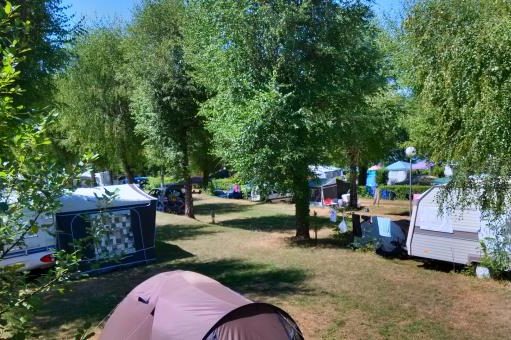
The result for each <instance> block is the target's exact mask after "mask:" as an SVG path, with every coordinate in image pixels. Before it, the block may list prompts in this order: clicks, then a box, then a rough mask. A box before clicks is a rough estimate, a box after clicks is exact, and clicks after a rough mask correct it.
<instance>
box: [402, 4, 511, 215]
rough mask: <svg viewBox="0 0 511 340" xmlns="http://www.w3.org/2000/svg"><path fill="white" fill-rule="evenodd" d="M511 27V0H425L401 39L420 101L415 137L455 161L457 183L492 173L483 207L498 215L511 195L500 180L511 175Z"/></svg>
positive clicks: (437, 157) (413, 122)
mask: <svg viewBox="0 0 511 340" xmlns="http://www.w3.org/2000/svg"><path fill="white" fill-rule="evenodd" d="M510 28H511V3H509V2H508V1H479V0H467V1H452V0H447V1H437V0H427V1H426V0H424V1H417V3H416V4H415V6H413V7H412V8H411V9H410V10H409V12H408V15H407V17H406V20H405V21H404V23H403V31H402V35H401V36H399V39H400V41H401V42H402V43H403V44H402V48H403V49H402V51H401V52H402V61H404V62H403V63H402V66H403V70H404V71H405V72H406V73H405V76H406V77H404V79H403V80H404V81H405V84H406V85H408V86H410V88H411V90H412V92H413V95H414V96H415V98H416V102H417V114H416V115H414V116H412V117H411V121H410V124H409V125H410V129H411V137H412V140H413V141H414V143H416V144H417V146H418V147H419V148H420V150H421V152H424V151H425V152H427V153H429V155H430V156H431V157H432V158H433V159H434V160H439V161H451V162H453V163H454V164H455V167H456V171H455V173H457V174H458V175H459V176H457V178H458V179H459V180H460V182H457V183H455V182H453V184H456V185H462V184H463V185H468V184H469V182H471V181H470V175H471V174H485V176H484V177H483V178H478V181H482V182H481V183H485V185H483V187H484V188H485V192H486V194H485V195H484V196H483V197H481V198H482V202H483V203H484V205H485V206H487V207H492V208H495V209H497V210H500V209H501V208H502V204H503V203H504V202H505V201H506V200H508V198H509V195H510V194H511V190H510V189H511V187H510V186H509V184H506V183H508V181H507V180H502V181H499V180H498V178H505V177H507V176H509V174H510V173H511V165H510V164H511V162H510V160H511V159H510V157H511V156H510V154H511V153H510V151H511V150H510V146H509V143H508V140H509V136H510V135H511V120H510V119H509V117H510V115H509V113H510V107H511V95H510V94H509V93H510V91H509V89H510V88H511V71H510V70H511V58H510V56H511V44H509V42H511V30H510ZM472 178H473V177H472ZM495 181H497V182H499V183H500V182H502V183H500V184H499V185H496V183H497V182H495ZM462 182H463V183H462Z"/></svg>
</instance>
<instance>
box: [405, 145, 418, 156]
mask: <svg viewBox="0 0 511 340" xmlns="http://www.w3.org/2000/svg"><path fill="white" fill-rule="evenodd" d="M405 155H406V157H408V158H413V157H415V156H416V155H417V150H416V149H415V148H414V147H413V146H409V147H407V148H406V150H405Z"/></svg>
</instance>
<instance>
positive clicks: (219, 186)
mask: <svg viewBox="0 0 511 340" xmlns="http://www.w3.org/2000/svg"><path fill="white" fill-rule="evenodd" d="M234 184H240V183H239V180H238V179H237V178H236V177H229V178H219V179H212V180H211V184H210V189H211V187H212V188H214V190H229V189H231V187H232V186H233V185H234Z"/></svg>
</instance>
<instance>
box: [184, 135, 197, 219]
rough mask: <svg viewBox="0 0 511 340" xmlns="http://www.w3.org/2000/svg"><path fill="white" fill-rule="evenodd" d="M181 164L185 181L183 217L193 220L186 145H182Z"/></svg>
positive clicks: (190, 178)
mask: <svg viewBox="0 0 511 340" xmlns="http://www.w3.org/2000/svg"><path fill="white" fill-rule="evenodd" d="M182 150H183V163H182V164H181V168H182V171H183V179H184V181H185V215H186V216H188V217H190V218H195V215H194V214H193V197H192V177H191V176H190V158H189V155H188V147H187V144H186V143H184V145H183V148H182Z"/></svg>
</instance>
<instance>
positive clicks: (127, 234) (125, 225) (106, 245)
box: [91, 210, 136, 258]
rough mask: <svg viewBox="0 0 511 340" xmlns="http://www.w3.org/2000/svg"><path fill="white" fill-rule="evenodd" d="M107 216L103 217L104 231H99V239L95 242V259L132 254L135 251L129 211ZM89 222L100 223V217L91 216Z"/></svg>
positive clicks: (96, 215)
mask: <svg viewBox="0 0 511 340" xmlns="http://www.w3.org/2000/svg"><path fill="white" fill-rule="evenodd" d="M107 214H108V215H106V216H103V223H104V227H103V228H104V229H103V230H102V231H101V238H100V239H99V240H97V241H98V242H96V247H95V248H96V258H108V257H115V256H123V255H127V254H131V253H134V252H135V251H136V249H135V240H134V237H133V230H132V228H131V211H130V210H121V211H116V212H112V213H107ZM105 220H106V221H105ZM91 221H96V223H101V215H100V214H95V215H92V216H91Z"/></svg>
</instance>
